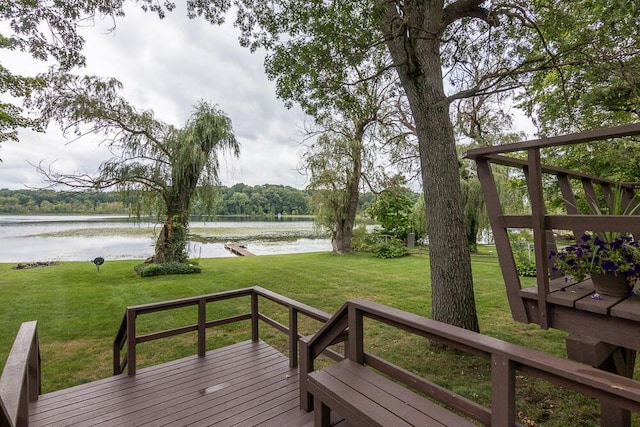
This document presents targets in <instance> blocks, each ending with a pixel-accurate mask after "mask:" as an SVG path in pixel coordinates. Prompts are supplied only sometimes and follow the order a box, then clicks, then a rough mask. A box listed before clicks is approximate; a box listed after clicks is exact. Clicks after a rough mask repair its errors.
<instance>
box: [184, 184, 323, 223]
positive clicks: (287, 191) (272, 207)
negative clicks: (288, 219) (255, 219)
mask: <svg viewBox="0 0 640 427" xmlns="http://www.w3.org/2000/svg"><path fill="white" fill-rule="evenodd" d="M217 196H218V197H217V203H216V206H215V209H214V211H215V213H216V214H217V215H268V216H275V215H278V214H281V215H309V214H311V213H312V211H311V208H310V201H311V195H310V192H309V191H305V190H298V189H295V188H293V187H290V186H284V185H271V184H264V185H255V186H249V185H246V184H235V185H233V186H231V187H219V188H218V192H217ZM194 213H202V214H204V213H205V212H203V211H199V209H196V210H194Z"/></svg>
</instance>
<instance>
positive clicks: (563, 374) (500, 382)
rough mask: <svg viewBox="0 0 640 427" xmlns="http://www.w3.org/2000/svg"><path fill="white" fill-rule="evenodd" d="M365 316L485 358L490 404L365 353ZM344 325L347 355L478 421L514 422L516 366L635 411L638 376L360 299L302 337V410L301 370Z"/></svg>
mask: <svg viewBox="0 0 640 427" xmlns="http://www.w3.org/2000/svg"><path fill="white" fill-rule="evenodd" d="M365 317H367V318H370V319H373V320H375V321H378V322H382V323H385V324H387V325H390V326H392V327H395V328H398V329H402V330H405V331H408V332H410V333H413V334H416V335H419V336H421V337H425V338H428V339H429V340H432V341H436V342H439V343H442V344H445V345H447V346H449V347H452V348H455V349H458V350H461V351H464V352H466V353H470V354H473V355H476V356H480V357H482V358H485V359H487V360H490V361H491V378H492V389H491V390H492V391H491V393H492V398H491V402H492V403H491V408H486V407H484V406H481V405H479V404H477V403H475V402H472V401H470V400H468V399H466V398H464V397H463V396H460V395H458V394H456V393H454V392H452V391H449V390H446V389H444V388H442V387H440V386H438V385H436V384H434V383H432V382H430V381H428V380H426V379H424V378H422V377H419V376H417V375H415V374H413V373H411V372H408V371H406V370H404V369H402V368H401V367H398V366H396V365H394V364H392V363H390V362H388V361H386V360H383V359H381V358H379V357H377V356H373V355H371V354H368V353H366V352H365V351H364V345H363V344H364V343H363V340H364V331H363V328H364V322H363V319H364V318H365ZM347 325H348V326H347ZM347 327H348V333H349V351H348V355H347V357H348V358H349V359H351V360H353V361H356V362H358V363H361V364H365V365H370V366H371V367H373V368H375V369H376V370H378V371H380V372H382V373H383V374H386V375H388V376H390V377H392V378H393V379H396V380H398V381H400V382H402V383H404V384H405V385H407V386H408V387H410V388H413V389H414V390H416V391H419V392H422V393H425V394H427V395H428V396H430V397H432V398H434V399H436V400H438V401H440V402H442V403H444V404H445V405H447V406H448V407H450V408H451V409H454V410H457V411H458V412H460V413H462V414H464V415H466V416H468V417H470V418H472V419H473V420H475V421H477V422H479V423H481V424H483V425H500V426H513V425H515V419H514V414H515V387H514V386H513V384H514V383H515V376H516V372H517V371H520V372H523V373H525V374H527V375H531V376H534V377H538V378H541V379H543V380H545V381H548V382H550V383H552V384H556V385H559V386H562V387H565V388H568V389H571V390H574V391H576V392H578V393H581V394H584V395H586V396H590V397H593V398H597V399H601V400H605V401H609V402H612V403H614V404H615V406H617V407H621V408H625V409H627V410H630V411H633V412H640V382H638V381H634V380H632V379H629V378H625V377H621V376H619V375H615V374H611V373H608V372H603V371H602V370H599V369H596V368H593V367H591V366H588V365H584V364H582V363H577V362H574V361H570V360H566V359H561V358H558V357H555V356H551V355H548V354H546V353H542V352H539V351H536V350H531V349H528V348H525V347H521V346H518V345H515V344H511V343H507V342H505V341H502V340H499V339H496V338H492V337H489V336H486V335H481V334H478V333H476V332H472V331H468V330H466V329H462V328H458V327H455V326H451V325H448V324H445V323H441V322H438V321H435V320H431V319H427V318H425V317H422V316H418V315H416V314H412V313H408V312H405V311H402V310H398V309H395V308H391V307H387V306H384V305H381V304H378V303H375V302H371V301H367V300H360V299H358V300H352V301H349V302H348V303H347V304H345V305H344V306H343V307H341V308H340V310H338V312H336V314H335V315H334V316H333V317H332V318H331V320H330V321H329V322H327V324H325V326H324V327H323V328H321V330H320V331H318V333H316V335H314V336H313V337H311V338H309V339H307V340H304V341H302V345H301V348H300V353H301V364H300V392H301V395H300V405H301V407H302V408H303V409H305V410H307V411H308V410H311V409H312V408H313V404H312V400H311V396H310V395H309V394H308V393H307V388H306V376H307V374H308V373H309V372H311V371H313V369H314V366H313V365H314V359H315V358H316V356H317V355H318V354H320V353H321V352H322V351H323V350H324V349H323V347H325V346H328V345H330V343H331V342H332V341H333V337H336V336H339V335H340V334H342V333H343V332H344V331H345V329H346V328H347Z"/></svg>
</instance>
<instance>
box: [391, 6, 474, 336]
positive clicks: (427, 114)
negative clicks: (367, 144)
mask: <svg viewBox="0 0 640 427" xmlns="http://www.w3.org/2000/svg"><path fill="white" fill-rule="evenodd" d="M442 6H443V4H442V1H428V2H427V1H420V2H412V3H410V2H406V3H405V8H404V9H403V10H402V12H403V13H404V15H400V14H399V9H397V8H396V6H395V4H394V3H393V2H385V3H384V6H383V7H384V8H385V9H384V10H385V14H384V17H383V18H382V20H381V28H382V30H383V31H384V33H385V35H387V46H388V48H389V52H390V53H391V56H392V58H393V62H394V64H395V65H396V69H397V71H398V74H399V76H400V80H401V82H402V85H403V87H404V89H405V91H406V94H407V98H408V100H409V105H410V107H411V112H412V114H413V118H414V121H415V124H416V132H417V136H418V146H419V154H420V163H421V168H422V185H423V189H424V198H425V206H426V213H427V224H428V227H427V228H428V230H429V253H430V266H431V287H432V304H433V308H432V310H433V311H432V316H433V318H434V319H435V320H439V321H442V322H446V323H449V324H452V325H456V326H460V327H463V328H466V329H470V330H473V331H478V330H479V325H478V318H477V314H476V308H475V299H474V294H473V278H472V274H471V256H470V253H469V246H468V244H467V235H466V228H465V224H464V211H463V205H462V194H461V190H460V177H459V172H458V157H457V153H456V147H455V137H454V131H453V125H452V123H451V119H450V117H449V102H448V100H447V98H446V96H445V92H444V86H443V80H442V68H441V59H440V37H441V36H442V30H443V28H441V25H442V24H441V23H442Z"/></svg>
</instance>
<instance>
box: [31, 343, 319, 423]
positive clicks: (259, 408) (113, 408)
mask: <svg viewBox="0 0 640 427" xmlns="http://www.w3.org/2000/svg"><path fill="white" fill-rule="evenodd" d="M298 386H299V385H298V369H291V368H289V359H288V358H287V357H286V356H284V355H283V354H281V353H280V352H278V351H277V350H275V349H274V348H272V347H271V346H269V345H268V344H265V343H264V342H262V341H259V342H251V341H246V342H242V343H239V344H234V345H231V346H229V347H224V348H222V349H218V350H214V351H209V352H207V355H206V357H204V358H199V357H197V356H192V357H187V358H184V359H180V360H176V361H173V362H169V363H165V364H161V365H156V366H151V367H148V368H143V369H140V370H139V371H138V372H137V373H136V375H134V376H128V375H126V374H122V375H117V376H114V377H110V378H106V379H103V380H99V381H96V382H93V383H88V384H83V385H80V386H77V387H73V388H69V389H65V390H60V391H56V392H53V393H49V394H45V395H42V396H40V398H39V400H38V401H37V402H32V403H30V404H29V405H30V406H29V421H30V425H31V426H45V425H55V426H67V425H81V426H91V425H98V424H99V425H101V426H140V425H149V426H162V425H172V426H178V425H198V426H208V425H216V426H234V425H238V426H257V425H260V426H278V427H284V426H305V425H313V413H306V412H304V411H302V410H300V409H299V392H298Z"/></svg>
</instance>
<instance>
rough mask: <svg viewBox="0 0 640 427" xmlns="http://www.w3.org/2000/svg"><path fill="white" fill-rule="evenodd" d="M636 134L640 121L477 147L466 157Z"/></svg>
mask: <svg viewBox="0 0 640 427" xmlns="http://www.w3.org/2000/svg"><path fill="white" fill-rule="evenodd" d="M636 135H640V123H633V124H630V125H622V126H615V127H611V128H605V129H594V130H589V131H585V132H578V133H572V134H567V135H561V136H552V137H550V138H540V139H533V140H530V141H522V142H515V143H512V144H504V145H496V146H492V147H482V148H475V149H473V150H469V151H468V152H467V154H466V157H467V158H470V159H476V158H478V157H485V156H487V155H491V154H499V153H512V152H514V151H525V150H529V149H530V148H545V147H559V146H562V145H573V144H581V143H583V142H591V141H602V140H604V139H613V138H621V137H625V136H636Z"/></svg>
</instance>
